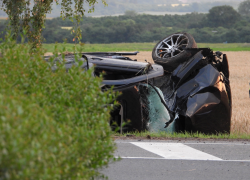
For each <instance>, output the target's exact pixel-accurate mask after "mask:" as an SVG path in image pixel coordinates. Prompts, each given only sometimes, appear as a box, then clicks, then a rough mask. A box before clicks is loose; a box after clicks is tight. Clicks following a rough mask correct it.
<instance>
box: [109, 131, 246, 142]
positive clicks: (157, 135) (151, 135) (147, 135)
mask: <svg viewBox="0 0 250 180" xmlns="http://www.w3.org/2000/svg"><path fill="white" fill-rule="evenodd" d="M113 137H114V138H124V137H132V138H143V139H187V138H189V139H195V138H199V139H218V140H220V139H221V140H223V139H232V140H233V139H235V140H236V139H242V140H250V134H218V135H205V134H201V133H192V134H191V133H173V134H171V133H166V132H148V131H145V132H130V133H124V134H119V133H114V134H113Z"/></svg>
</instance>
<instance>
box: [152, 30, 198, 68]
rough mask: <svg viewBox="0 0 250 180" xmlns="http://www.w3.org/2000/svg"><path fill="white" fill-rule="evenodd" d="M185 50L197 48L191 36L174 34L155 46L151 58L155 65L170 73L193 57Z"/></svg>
mask: <svg viewBox="0 0 250 180" xmlns="http://www.w3.org/2000/svg"><path fill="white" fill-rule="evenodd" d="M185 48H197V44H196V42H195V40H194V38H193V36H191V35H190V34H188V33H174V34H172V35H170V36H167V37H165V38H163V39H162V40H160V41H159V42H158V43H157V44H156V46H155V47H154V49H153V51H152V58H153V60H154V62H155V63H156V64H159V65H162V66H163V68H164V69H165V71H168V72H172V71H173V70H174V69H176V68H177V67H178V65H179V64H180V63H183V62H184V61H186V60H187V59H189V58H190V57H191V56H192V55H193V54H192V53H191V52H188V51H186V50H185Z"/></svg>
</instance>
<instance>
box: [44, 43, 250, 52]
mask: <svg viewBox="0 0 250 180" xmlns="http://www.w3.org/2000/svg"><path fill="white" fill-rule="evenodd" d="M155 44H156V43H113V44H85V45H84V48H83V51H84V52H112V51H113V52H119V51H152V49H153V48H154V46H155ZM64 46H65V47H66V50H67V51H69V52H72V51H73V50H72V48H73V46H74V44H69V43H68V44H65V45H64ZM43 47H44V48H45V49H46V50H47V52H53V51H54V44H43ZM62 47H63V44H61V43H58V49H59V50H62ZM198 47H199V48H205V47H210V48H211V49H213V50H214V51H250V43H228V44H223V43H218V44H211V43H198Z"/></svg>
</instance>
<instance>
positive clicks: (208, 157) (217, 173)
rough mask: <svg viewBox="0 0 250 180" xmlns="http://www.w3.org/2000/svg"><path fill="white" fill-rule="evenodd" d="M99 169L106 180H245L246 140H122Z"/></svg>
mask: <svg viewBox="0 0 250 180" xmlns="http://www.w3.org/2000/svg"><path fill="white" fill-rule="evenodd" d="M116 144H117V151H116V152H115V156H117V157H120V158H121V160H120V161H118V162H113V163H111V164H110V165H109V167H108V168H107V169H104V170H102V172H103V173H104V174H105V175H107V176H108V177H109V179H110V180H162V179H167V180H175V179H176V180H179V179H185V180H196V179H197V180H211V179H213V180H215V179H218V180H229V179H233V180H240V179H244V180H249V179H250V142H246V141H242V142H241V141H231V142H228V141H216V142H214V141H205V142H202V141H185V142H179V141H145V140H144V141H138V140H134V141H122V140H117V141H116Z"/></svg>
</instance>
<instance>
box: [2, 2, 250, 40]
mask: <svg viewBox="0 0 250 180" xmlns="http://www.w3.org/2000/svg"><path fill="white" fill-rule="evenodd" d="M222 11H223V12H224V14H223V15H222V16H219V14H220V12H222ZM218 13H219V14H218ZM7 23H8V21H6V20H4V21H0V32H4V31H5V27H6V24H7ZM72 26H74V23H73V22H71V21H70V20H62V19H61V18H54V19H51V20H46V28H45V29H44V30H43V36H44V37H45V39H46V41H45V43H54V42H63V40H64V39H67V42H68V43H73V41H72V39H73V35H72V34H71V33H70V30H67V29H70V27H72ZM80 27H81V29H82V36H83V39H82V42H85V43H120V42H156V41H159V40H160V39H162V38H164V37H165V36H167V35H170V34H172V33H175V32H188V33H190V34H192V35H193V36H194V38H195V40H196V42H204V43H222V42H228V43H236V42H240V43H245V42H247V43H250V31H249V30H250V16H241V15H240V14H239V13H238V12H237V11H235V10H234V9H233V8H232V7H230V6H219V7H214V8H212V9H211V10H210V11H209V13H207V14H202V13H196V12H193V13H190V14H186V15H164V16H153V15H137V14H136V12H134V11H127V12H126V15H122V16H117V17H111V16H109V17H101V18H93V17H84V18H83V20H82V22H81V24H80ZM3 36H4V34H0V38H1V37H3Z"/></svg>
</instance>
